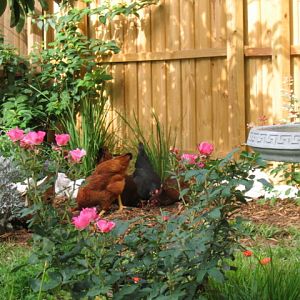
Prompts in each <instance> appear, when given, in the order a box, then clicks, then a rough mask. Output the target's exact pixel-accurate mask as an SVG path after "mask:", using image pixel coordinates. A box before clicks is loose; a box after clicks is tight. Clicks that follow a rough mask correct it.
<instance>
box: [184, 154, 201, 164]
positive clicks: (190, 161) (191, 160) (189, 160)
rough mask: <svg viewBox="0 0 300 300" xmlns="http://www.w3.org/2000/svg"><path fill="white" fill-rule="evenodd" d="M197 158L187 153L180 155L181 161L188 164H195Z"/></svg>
mask: <svg viewBox="0 0 300 300" xmlns="http://www.w3.org/2000/svg"><path fill="white" fill-rule="evenodd" d="M197 158H198V155H196V154H189V153H183V154H182V155H181V160H182V161H186V162H187V163H188V164H191V165H192V164H195V163H196V159H197Z"/></svg>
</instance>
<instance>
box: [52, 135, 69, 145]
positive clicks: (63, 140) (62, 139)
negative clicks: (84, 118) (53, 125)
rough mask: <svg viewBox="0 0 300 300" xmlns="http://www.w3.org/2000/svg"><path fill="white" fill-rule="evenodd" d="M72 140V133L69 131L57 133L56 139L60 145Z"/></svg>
mask: <svg viewBox="0 0 300 300" xmlns="http://www.w3.org/2000/svg"><path fill="white" fill-rule="evenodd" d="M69 140H70V135H69V134H67V133H62V134H56V135H55V141H56V143H57V145H58V146H65V145H67V144H68V142H69Z"/></svg>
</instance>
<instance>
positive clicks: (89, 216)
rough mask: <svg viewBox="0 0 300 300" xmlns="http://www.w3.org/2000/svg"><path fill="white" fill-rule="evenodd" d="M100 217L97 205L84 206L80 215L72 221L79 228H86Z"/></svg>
mask: <svg viewBox="0 0 300 300" xmlns="http://www.w3.org/2000/svg"><path fill="white" fill-rule="evenodd" d="M97 218H98V215H97V210H96V207H93V208H83V209H82V210H81V212H80V214H79V216H78V217H73V218H72V223H73V224H74V225H75V227H76V228H77V229H79V230H82V229H85V228H86V227H87V226H89V225H90V223H91V222H92V221H95V220H96V219H97Z"/></svg>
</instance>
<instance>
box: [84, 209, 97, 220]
mask: <svg viewBox="0 0 300 300" xmlns="http://www.w3.org/2000/svg"><path fill="white" fill-rule="evenodd" d="M80 215H81V216H88V217H89V219H90V220H91V221H95V220H97V219H98V214H97V209H96V207H92V208H89V207H87V208H83V209H82V210H81V212H80Z"/></svg>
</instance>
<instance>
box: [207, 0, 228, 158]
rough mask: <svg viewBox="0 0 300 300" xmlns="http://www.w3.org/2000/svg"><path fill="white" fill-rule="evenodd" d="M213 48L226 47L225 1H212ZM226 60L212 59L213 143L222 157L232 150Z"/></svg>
mask: <svg viewBox="0 0 300 300" xmlns="http://www.w3.org/2000/svg"><path fill="white" fill-rule="evenodd" d="M211 32H212V47H213V48H217V47H224V46H225V45H226V18H225V1H223V0H213V1H211ZM226 69H227V66H226V60H224V59H219V58H217V59H212V99H213V122H212V127H213V141H214V144H215V146H216V154H217V155H222V154H223V153H224V152H226V151H227V150H228V148H231V145H229V144H228V125H229V124H228V95H227V87H226V85H227V74H226Z"/></svg>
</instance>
